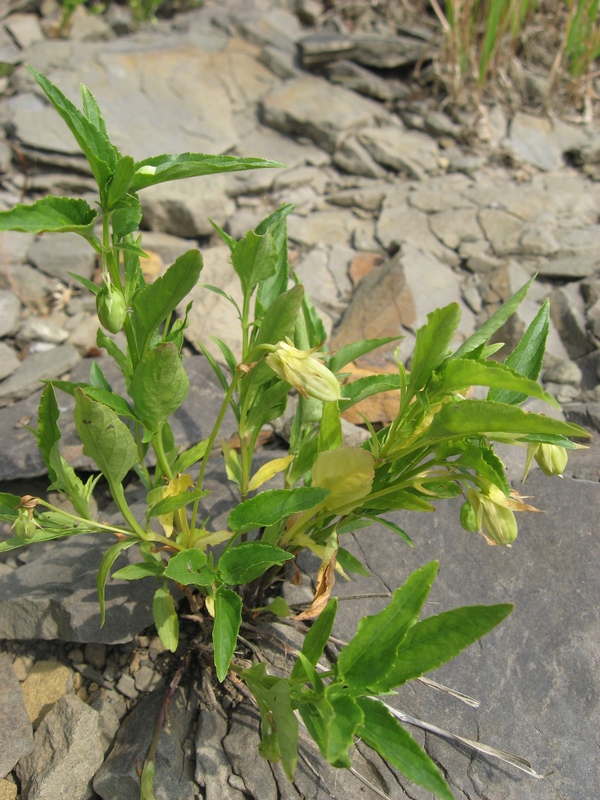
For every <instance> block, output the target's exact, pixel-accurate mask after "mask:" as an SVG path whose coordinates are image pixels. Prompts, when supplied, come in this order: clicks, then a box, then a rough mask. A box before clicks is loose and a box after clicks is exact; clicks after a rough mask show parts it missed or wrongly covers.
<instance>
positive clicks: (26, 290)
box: [0, 264, 56, 308]
mask: <svg viewBox="0 0 600 800" xmlns="http://www.w3.org/2000/svg"><path fill="white" fill-rule="evenodd" d="M0 276H1V277H0V281H1V282H2V285H3V286H4V287H7V288H8V287H10V288H11V289H12V290H13V291H14V292H15V294H16V295H17V296H18V297H19V299H20V300H21V301H22V302H23V303H25V304H29V303H31V304H32V305H34V306H37V307H40V306H42V308H43V307H44V303H46V302H47V300H48V296H49V295H50V294H52V292H53V291H54V290H55V289H56V281H54V280H52V278H49V277H48V276H47V275H44V274H43V273H42V272H40V271H39V269H35V267H32V266H30V265H29V264H13V265H12V266H10V267H9V268H8V269H7V270H6V271H4V270H2V271H1V272H0Z"/></svg>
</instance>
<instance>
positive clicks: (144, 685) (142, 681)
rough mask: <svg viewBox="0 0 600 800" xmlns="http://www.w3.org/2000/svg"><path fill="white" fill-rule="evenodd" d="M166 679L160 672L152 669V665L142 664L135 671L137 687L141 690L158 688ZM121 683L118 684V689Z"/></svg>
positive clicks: (148, 690) (150, 690)
mask: <svg viewBox="0 0 600 800" xmlns="http://www.w3.org/2000/svg"><path fill="white" fill-rule="evenodd" d="M163 682H164V679H163V677H162V675H160V673H158V672H157V671H156V670H154V669H152V667H148V666H142V667H140V668H139V669H138V671H137V672H136V673H135V688H136V689H137V690H138V691H139V692H153V691H154V690H155V689H157V688H158V687H159V686H160V685H161V684H162V683H163ZM118 688H119V685H118V684H117V689H118Z"/></svg>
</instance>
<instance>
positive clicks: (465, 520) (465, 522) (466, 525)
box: [460, 500, 479, 533]
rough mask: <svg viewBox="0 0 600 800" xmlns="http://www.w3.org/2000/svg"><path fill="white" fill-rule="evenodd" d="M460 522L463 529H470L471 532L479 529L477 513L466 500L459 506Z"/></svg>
mask: <svg viewBox="0 0 600 800" xmlns="http://www.w3.org/2000/svg"><path fill="white" fill-rule="evenodd" d="M460 524H461V527H462V528H463V530H465V531H470V532H471V533H474V532H475V531H478V530H479V523H478V522H477V514H476V513H475V509H474V508H473V506H472V505H471V503H469V501H468V500H466V501H465V502H464V503H463V504H462V506H461V507H460Z"/></svg>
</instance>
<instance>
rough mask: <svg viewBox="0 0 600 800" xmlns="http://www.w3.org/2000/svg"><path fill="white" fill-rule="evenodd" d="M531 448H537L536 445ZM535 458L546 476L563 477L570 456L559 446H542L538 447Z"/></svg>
mask: <svg viewBox="0 0 600 800" xmlns="http://www.w3.org/2000/svg"><path fill="white" fill-rule="evenodd" d="M529 447H536V445H531V444H530V445H529ZM528 449H529V448H528ZM534 458H535V460H536V461H537V463H538V466H539V468H540V469H541V470H542V472H543V473H544V475H562V474H563V472H564V471H565V467H566V466H567V461H568V460H569V455H568V453H567V451H566V450H565V448H564V447H560V446H559V445H555V444H540V445H537V447H536V451H535V454H534Z"/></svg>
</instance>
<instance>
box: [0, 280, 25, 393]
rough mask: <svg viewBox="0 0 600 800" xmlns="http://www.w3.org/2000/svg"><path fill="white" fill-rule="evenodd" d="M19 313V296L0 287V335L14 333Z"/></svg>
mask: <svg viewBox="0 0 600 800" xmlns="http://www.w3.org/2000/svg"><path fill="white" fill-rule="evenodd" d="M20 314H21V303H20V301H19V298H18V297H17V296H16V295H15V293H14V292H10V291H8V290H5V289H0V337H4V336H7V335H8V334H10V333H14V331H15V329H16V327H17V325H18V322H19V316H20ZM7 374H9V373H7ZM5 377H6V376H5Z"/></svg>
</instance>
